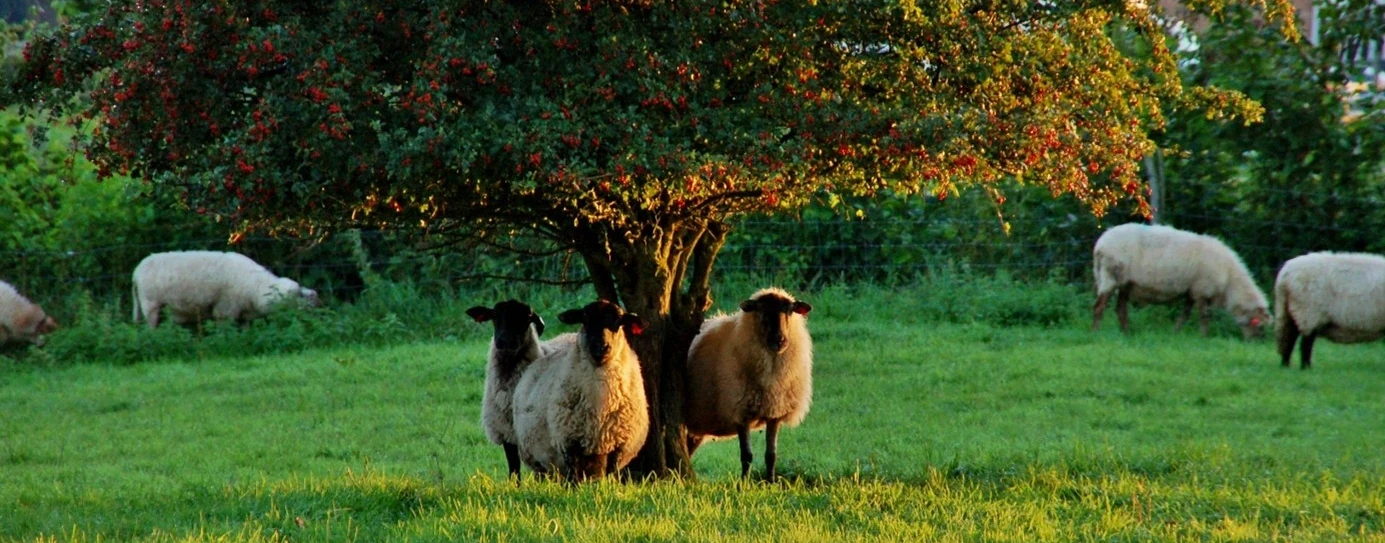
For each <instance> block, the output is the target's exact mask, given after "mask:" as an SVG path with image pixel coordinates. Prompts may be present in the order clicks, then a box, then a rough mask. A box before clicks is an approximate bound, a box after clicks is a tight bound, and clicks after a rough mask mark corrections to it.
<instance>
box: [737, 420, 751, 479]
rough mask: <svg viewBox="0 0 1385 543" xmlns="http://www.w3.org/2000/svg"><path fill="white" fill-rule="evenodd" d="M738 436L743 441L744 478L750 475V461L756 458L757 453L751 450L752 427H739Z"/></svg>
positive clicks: (742, 465) (742, 474) (742, 476)
mask: <svg viewBox="0 0 1385 543" xmlns="http://www.w3.org/2000/svg"><path fill="white" fill-rule="evenodd" d="M736 437H738V438H740V441H741V478H742V479H744V478H746V477H749V476H750V462H751V461H753V460H755V453H753V452H751V451H750V428H749V427H746V426H742V427H740V428H738V429H737V430H736Z"/></svg>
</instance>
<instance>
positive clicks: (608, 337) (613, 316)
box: [558, 300, 644, 367]
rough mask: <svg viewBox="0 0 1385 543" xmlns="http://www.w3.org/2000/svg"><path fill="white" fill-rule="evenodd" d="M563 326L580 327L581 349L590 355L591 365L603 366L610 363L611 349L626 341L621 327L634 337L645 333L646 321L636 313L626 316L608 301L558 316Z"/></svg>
mask: <svg viewBox="0 0 1385 543" xmlns="http://www.w3.org/2000/svg"><path fill="white" fill-rule="evenodd" d="M558 320H560V321H562V322H563V324H580V325H582V332H581V335H580V336H579V337H581V338H582V348H584V349H586V350H587V354H589V355H591V361H592V364H593V365H595V366H597V367H601V366H604V365H606V363H607V362H609V361H610V360H611V354H612V353H611V351H612V349H611V347H612V346H613V345H619V344H622V343H624V342H625V338H623V337H621V336H620V335H619V334H620V333H621V329H622V328H628V329H629V331H630V334H631V335H636V336H638V335H640V333H641V332H643V331H644V319H641V318H640V317H639V315H636V314H634V313H626V312H625V310H623V309H621V308H620V306H618V305H616V304H613V303H611V302H608V301H606V300H597V301H595V302H592V303H589V304H587V306H586V307H583V308H582V309H569V310H567V311H564V312H562V313H561V314H559V315H558Z"/></svg>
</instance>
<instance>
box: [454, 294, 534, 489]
mask: <svg viewBox="0 0 1385 543" xmlns="http://www.w3.org/2000/svg"><path fill="white" fill-rule="evenodd" d="M466 314H467V315H469V316H471V318H472V319H475V320H476V322H488V321H489V322H491V323H493V324H494V327H495V335H494V336H493V337H492V338H491V345H490V352H489V354H488V355H487V357H486V386H485V391H484V395H483V396H482V397H481V426H482V427H483V428H485V430H486V437H487V438H490V440H491V443H494V444H496V445H500V446H501V447H503V448H504V449H505V461H506V462H507V463H508V464H509V468H510V475H511V476H513V477H515V479H516V480H518V479H519V440H518V439H517V438H516V437H515V422H514V392H515V384H516V383H518V382H519V377H520V375H521V374H522V373H523V372H524V370H525V369H526V368H528V367H529V364H531V363H533V362H534V360H537V359H538V358H539V355H540V354H541V353H542V352H543V346H542V344H541V343H540V342H539V336H541V335H543V328H544V324H543V318H541V317H539V316H538V314H536V313H534V310H533V309H532V308H530V307H529V306H528V305H526V304H523V303H520V302H518V301H516V300H506V301H503V302H500V303H498V304H495V307H494V308H490V307H485V306H476V307H473V308H471V309H468V310H466Z"/></svg>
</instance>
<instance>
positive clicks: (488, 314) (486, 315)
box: [466, 305, 495, 322]
mask: <svg viewBox="0 0 1385 543" xmlns="http://www.w3.org/2000/svg"><path fill="white" fill-rule="evenodd" d="M466 314H467V315H468V316H470V317H471V318H473V319H476V322H486V321H488V320H491V319H492V318H495V311H491V308H489V307H483V306H479V305H478V306H476V307H473V308H471V309H468V310H466Z"/></svg>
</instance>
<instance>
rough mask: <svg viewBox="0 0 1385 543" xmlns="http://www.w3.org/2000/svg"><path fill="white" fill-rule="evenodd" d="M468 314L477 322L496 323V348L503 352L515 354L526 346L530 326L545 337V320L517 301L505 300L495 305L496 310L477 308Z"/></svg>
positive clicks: (469, 310)
mask: <svg viewBox="0 0 1385 543" xmlns="http://www.w3.org/2000/svg"><path fill="white" fill-rule="evenodd" d="M466 314H467V315H468V316H470V317H471V318H473V319H476V322H486V321H492V322H494V323H495V348H496V349H497V350H499V351H501V352H505V353H514V352H515V351H518V350H519V349H520V347H522V346H523V345H524V342H525V340H526V339H527V338H528V336H529V325H531V324H532V325H534V331H535V332H537V333H538V335H540V336H542V335H543V318H541V317H539V316H538V314H536V313H534V310H533V309H530V308H529V306H528V305H525V304H523V303H520V302H517V301H515V300H505V301H503V302H500V303H498V304H495V308H494V309H492V308H489V307H485V306H476V307H473V308H471V309H468V310H466Z"/></svg>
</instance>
